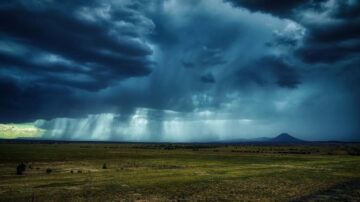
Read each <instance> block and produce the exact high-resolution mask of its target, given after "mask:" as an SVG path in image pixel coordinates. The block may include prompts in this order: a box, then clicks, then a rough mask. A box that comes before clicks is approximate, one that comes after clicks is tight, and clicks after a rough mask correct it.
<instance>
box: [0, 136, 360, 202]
mask: <svg viewBox="0 0 360 202" xmlns="http://www.w3.org/2000/svg"><path fill="white" fill-rule="evenodd" d="M359 148H360V145H357V144H346V145H345V144H323V145H320V146H316V145H304V146H279V145H277V146H274V145H273V146H271V145H263V146H251V145H238V146H226V145H168V144H161V145H159V144H86V143H83V144H73V143H72V144H5V143H2V144H0V201H68V202H69V201H321V200H323V201H332V200H337V201H339V200H340V201H341V200H342V201H360V183H359V182H360V181H359V179H360V156H358V154H359ZM21 162H24V163H25V164H26V170H25V172H24V173H23V175H16V166H17V165H18V164H19V163H21ZM104 164H105V165H104ZM104 168H105V169H104Z"/></svg>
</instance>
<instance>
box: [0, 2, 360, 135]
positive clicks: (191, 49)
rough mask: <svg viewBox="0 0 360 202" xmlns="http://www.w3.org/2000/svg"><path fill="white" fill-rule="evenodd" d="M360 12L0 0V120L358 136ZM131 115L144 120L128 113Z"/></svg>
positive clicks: (335, 7)
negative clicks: (139, 114) (0, 1)
mask: <svg viewBox="0 0 360 202" xmlns="http://www.w3.org/2000/svg"><path fill="white" fill-rule="evenodd" d="M359 8H360V3H359V1H356V0H346V1H341V0H322V1H311V0H303V1H288V0H287V1H276V2H272V3H271V4H269V3H268V2H267V1H264V0H254V1H242V0H224V1H222V0H209V1H205V0H198V1H195V0H193V1H192V0H184V1H176V0H164V1H140V0H139V1H111V0H106V1H100V0H94V1H76V3H75V2H73V3H62V2H60V1H36V0H31V1H21V0H18V1H3V2H2V3H0V24H1V27H0V38H1V41H0V61H1V63H0V96H1V100H0V122H24V121H33V120H37V119H47V120H50V119H53V120H52V121H50V122H48V123H46V124H44V126H43V127H46V128H47V129H49V130H51V129H54V131H55V132H54V131H52V133H49V134H52V135H54V134H57V135H59V136H58V137H63V138H69V137H71V136H72V134H73V133H76V134H77V137H78V138H79V137H80V138H84V139H86V135H85V133H84V135H81V134H80V132H79V130H78V128H81V127H83V128H84V127H85V126H83V125H81V124H85V122H86V123H87V124H90V122H91V124H90V125H92V126H91V127H90V125H87V126H86V127H87V129H86V130H90V129H91V128H92V129H94V128H98V130H95V131H100V129H99V128H104V126H103V125H102V126H101V127H100V126H94V125H101V124H105V125H106V124H107V126H108V127H111V130H108V131H107V132H103V133H104V134H105V135H104V136H106V137H107V138H110V139H124V140H132V139H131V138H126V137H124V136H126V135H129V134H128V133H133V134H135V133H139V134H140V132H139V131H137V132H136V131H135V130H134V129H129V128H131V127H136V126H134V124H140V125H139V126H138V127H141V124H144V123H145V122H146V124H147V125H146V124H145V125H146V127H145V126H144V125H143V126H144V127H145V128H146V130H144V131H145V132H144V131H143V132H144V134H145V133H147V134H149V136H145V135H144V134H142V133H141V134H142V136H139V137H138V138H140V140H141V138H143V139H146V138H147V139H146V140H169V141H176V140H179V139H181V140H207V139H216V138H220V137H221V138H227V139H236V138H238V137H245V136H260V135H261V136H266V135H268V134H265V133H266V131H269V133H275V134H276V133H277V132H283V131H287V132H291V133H295V134H299V135H300V136H302V137H305V138H308V139H359V136H358V132H359V129H360V128H359V124H358V122H359V121H360V112H359V111H360V109H359V106H358V104H357V102H358V101H359V100H360V99H359V98H360V93H359V91H358V90H357V87H356V86H359V85H360V83H359V79H360V78H359V77H360V72H359V71H360V70H359V66H360V60H359V59H358V58H359V53H360V38H359V36H360V30H359V27H360V26H359V24H360V15H359V13H360V12H357V11H358V10H359ZM150 109H151V110H150ZM168 110H170V111H171V112H174V113H175V112H176V113H175V115H174V114H173V113H170V114H171V116H170V115H169V113H168ZM139 111H140V112H142V113H143V112H144V111H145V112H146V118H142V119H141V120H140V122H137V121H134V117H135V119H136V117H138V115H136V114H138V113H139ZM149 111H150V112H152V113H149ZM154 111H155V112H156V113H154ZM91 114H93V115H91ZM95 114H103V115H95ZM204 114H206V116H203V115H204ZM88 115H90V116H88ZM85 117H88V118H85ZM61 118H70V119H61ZM71 118H75V119H71ZM77 118H80V119H77ZM95 119H98V120H95ZM103 119H104V120H106V121H104V120H103ZM57 120H58V121H57ZM65 120H66V121H65ZM71 120H73V121H71ZM171 121H175V122H171ZM202 121H203V122H202ZM204 121H210V122H206V123H205V122H204ZM216 121H217V122H216ZM226 121H228V122H226ZM68 122H69V123H68ZM70 122H71V123H70ZM64 123H66V124H64ZM209 123H211V125H212V127H209ZM236 123H239V128H238V127H237V126H236ZM119 124H120V125H121V126H119ZM169 124H170V125H171V124H175V125H171V127H170V128H174V127H180V126H181V127H182V129H178V130H177V132H175V131H174V130H169V129H168V128H169ZM70 126H71V127H70ZM215 126H216V127H217V128H218V129H219V128H222V131H220V130H218V129H216V127H215ZM59 127H60V128H59ZM86 127H85V128H86ZM203 127H207V129H206V130H205V129H201V128H203ZM191 128H193V129H192V130H191ZM209 128H211V130H210V129H209ZM229 128H231V129H229ZM84 130H85V129H84ZM120 130H122V131H120ZM56 131H62V132H60V133H59V132H56ZM124 131H125V132H124ZM126 131H127V132H126ZM219 131H220V132H219ZM180 132H182V133H183V134H184V138H180V137H179V134H178V133H180ZM87 133H88V134H90V132H89V131H87ZM98 133H100V132H98ZM167 133H174V134H175V133H176V134H177V135H176V134H175V135H174V136H173V138H170V137H171V136H167V135H169V134H167ZM199 133H201V134H202V135H201V136H200V137H199V136H196V134H199ZM91 134H93V133H91ZM106 134H107V135H106ZM110 134H112V135H110ZM114 134H115V135H114ZM116 134H118V135H119V136H121V137H116ZM170 135H171V134H170ZM270 135H271V134H270ZM93 136H94V137H96V138H99V139H101V138H100V137H99V136H98V135H97V134H93ZM114 136H115V137H114ZM180 136H181V135H180ZM185 137H187V138H185ZM135 139H136V138H135Z"/></svg>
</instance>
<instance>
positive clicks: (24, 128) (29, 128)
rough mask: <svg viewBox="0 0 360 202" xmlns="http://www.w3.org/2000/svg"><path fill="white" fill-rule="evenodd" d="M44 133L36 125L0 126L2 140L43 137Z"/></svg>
mask: <svg viewBox="0 0 360 202" xmlns="http://www.w3.org/2000/svg"><path fill="white" fill-rule="evenodd" d="M43 133H44V130H43V129H40V128H38V127H36V126H35V124H34V123H22V124H0V138H4V139H14V138H33V137H41V136H42V134H43Z"/></svg>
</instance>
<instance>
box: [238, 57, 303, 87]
mask: <svg viewBox="0 0 360 202" xmlns="http://www.w3.org/2000/svg"><path fill="white" fill-rule="evenodd" d="M233 78H235V80H236V82H235V83H236V86H237V85H240V86H244V85H252V84H256V85H257V86H259V87H266V86H269V85H270V86H271V85H274V84H277V85H278V86H279V87H281V88H289V89H293V88H297V87H298V85H299V84H301V76H300V74H299V72H298V70H297V69H296V67H293V66H292V65H290V64H288V62H286V61H285V59H284V58H280V57H275V56H266V57H263V58H261V59H259V60H258V61H256V62H252V63H251V65H250V66H248V67H246V68H241V69H239V70H238V71H237V72H236V74H235V75H234V77H233Z"/></svg>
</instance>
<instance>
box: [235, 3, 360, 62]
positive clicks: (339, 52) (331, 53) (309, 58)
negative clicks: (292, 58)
mask: <svg viewBox="0 0 360 202" xmlns="http://www.w3.org/2000/svg"><path fill="white" fill-rule="evenodd" d="M230 2H231V3H232V4H233V5H235V6H238V7H242V8H246V9H249V10H250V11H253V12H262V13H265V14H271V15H274V16H278V17H281V18H288V19H291V20H293V21H296V22H297V23H299V24H301V25H302V26H304V27H305V28H306V30H307V33H306V37H305V39H304V42H303V45H302V46H301V47H299V48H298V50H296V54H297V56H299V57H300V58H301V59H303V60H304V61H305V62H308V63H332V62H336V61H339V60H343V59H349V57H353V56H355V57H357V56H358V54H359V50H360V47H359V40H360V38H359V36H360V18H359V17H360V14H359V13H360V12H359V11H360V2H359V1H357V0H355V1H352V0H334V1H329V0H320V1H311V0H300V1H285V0H284V1H276V2H271V3H269V2H268V1H266V0H255V1H246V0H245V1H242V0H231V1H230ZM308 14H311V16H312V18H309V19H306V18H307V17H306V15H308ZM320 15H321V16H323V17H322V18H318V17H319V16H320ZM314 18H315V19H314ZM351 40H355V41H351ZM296 42H297V41H296V40H293V39H291V38H287V37H286V36H280V37H278V39H277V41H275V42H274V43H277V44H288V45H296ZM346 42H347V43H346Z"/></svg>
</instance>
